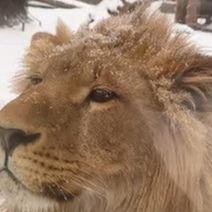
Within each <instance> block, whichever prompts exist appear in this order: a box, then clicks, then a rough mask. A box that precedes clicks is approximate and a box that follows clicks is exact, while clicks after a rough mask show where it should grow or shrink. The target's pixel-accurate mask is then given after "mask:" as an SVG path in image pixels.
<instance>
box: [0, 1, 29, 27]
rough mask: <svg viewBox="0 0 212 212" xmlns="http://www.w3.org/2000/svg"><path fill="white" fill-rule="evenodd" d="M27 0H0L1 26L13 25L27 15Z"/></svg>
mask: <svg viewBox="0 0 212 212" xmlns="http://www.w3.org/2000/svg"><path fill="white" fill-rule="evenodd" d="M26 3H27V0H0V26H4V25H13V24H15V23H18V22H20V21H22V20H23V19H25V18H26V17H27V11H26Z"/></svg>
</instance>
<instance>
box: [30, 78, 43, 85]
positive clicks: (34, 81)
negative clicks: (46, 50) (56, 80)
mask: <svg viewBox="0 0 212 212" xmlns="http://www.w3.org/2000/svg"><path fill="white" fill-rule="evenodd" d="M28 80H29V81H30V83H31V84H32V85H37V84H39V83H41V82H42V79H41V78H40V77H34V76H33V77H28Z"/></svg>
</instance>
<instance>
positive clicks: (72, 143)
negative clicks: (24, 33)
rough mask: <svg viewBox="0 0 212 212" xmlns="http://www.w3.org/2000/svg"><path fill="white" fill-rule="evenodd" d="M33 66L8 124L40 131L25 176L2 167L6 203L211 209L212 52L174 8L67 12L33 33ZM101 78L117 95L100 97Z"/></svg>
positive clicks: (20, 78) (19, 162) (9, 110)
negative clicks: (173, 21) (180, 24)
mask: <svg viewBox="0 0 212 212" xmlns="http://www.w3.org/2000/svg"><path fill="white" fill-rule="evenodd" d="M24 67H25V68H24V70H23V71H21V72H20V73H19V74H18V75H17V77H16V80H15V82H14V85H15V91H17V92H18V93H19V94H20V95H19V96H18V97H17V98H16V99H15V100H13V101H12V102H10V103H9V104H8V105H6V106H5V107H4V108H3V109H2V110H1V112H0V126H1V127H2V128H4V129H5V128H18V129H21V130H23V131H25V132H26V133H27V134H34V133H40V135H41V136H40V137H39V139H37V140H36V141H35V142H33V143H29V144H27V145H21V144H20V145H19V146H17V147H16V149H15V150H14V151H13V153H12V154H11V155H10V157H9V160H8V161H9V164H8V168H9V169H10V170H11V172H12V173H13V176H14V177H15V178H16V180H14V179H11V178H10V177H9V176H8V173H7V172H5V171H4V170H1V171H0V194H1V196H3V197H4V198H5V199H6V201H5V202H4V204H3V206H2V210H3V209H5V208H6V209H8V211H10V212H29V211H30V212H72V211H73V212H181V211H182V212H211V211H212V147H211V141H212V139H211V134H212V133H211V132H212V130H211V124H212V120H211V119H212V115H211V113H210V112H211V94H212V92H211V88H212V58H211V57H209V56H203V55H201V54H200V53H199V50H198V49H196V48H195V47H194V46H192V45H191V44H189V42H188V41H187V38H186V37H185V36H183V35H178V36H174V35H173V34H172V33H171V30H170V26H169V24H167V23H166V21H165V20H164V18H163V17H160V15H155V14H154V15H152V16H150V15H148V14H146V13H143V14H142V15H141V11H140V10H137V11H135V12H133V13H132V14H125V15H121V16H117V17H112V18H110V19H108V20H105V21H102V22H101V23H99V24H98V25H97V26H96V27H95V28H94V29H92V30H90V29H87V28H83V29H81V30H79V31H78V32H77V33H71V32H69V31H68V29H67V28H66V27H65V26H64V25H63V24H62V23H59V25H58V27H57V29H56V34H55V35H51V34H47V33H37V34H36V35H34V36H33V38H32V42H31V45H30V47H29V50H28V51H27V53H26V55H25V57H24ZM41 80H42V81H41ZM95 89H103V90H109V91H113V92H114V93H115V94H116V98H113V99H111V100H110V101H106V102H103V103H99V102H95V101H91V100H90V99H89V98H88V96H89V94H90V93H91V91H93V90H95ZM2 142H3V141H2ZM4 154H5V153H4V151H3V148H2V149H1V148H0V159H1V164H3V162H2V161H3V160H4ZM1 164H0V165H1ZM14 177H13V178H14Z"/></svg>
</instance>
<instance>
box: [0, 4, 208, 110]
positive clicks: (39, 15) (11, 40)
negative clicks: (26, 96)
mask: <svg viewBox="0 0 212 212" xmlns="http://www.w3.org/2000/svg"><path fill="white" fill-rule="evenodd" d="M128 1H131V2H132V1H134V0H128ZM66 2H67V3H71V2H74V1H70V0H66ZM121 5H122V2H121V1H120V0H104V1H103V2H102V3H100V4H99V5H97V6H88V5H86V4H83V5H80V6H83V8H77V9H71V10H70V9H38V8H30V9H29V13H30V17H31V18H32V19H33V17H34V18H36V19H38V20H39V21H40V22H41V23H42V25H41V26H40V25H39V22H38V21H37V20H35V19H33V21H32V22H30V23H27V24H26V25H25V31H24V32H22V31H21V28H22V26H21V25H19V26H16V27H13V28H0V64H1V70H0V71H1V76H2V77H1V78H0V108H1V107H2V106H3V105H5V104H6V103H7V102H8V101H10V100H11V99H13V98H14V97H15V95H14V94H12V93H11V92H10V89H9V86H10V81H11V78H12V76H13V74H14V73H15V72H16V71H17V70H18V69H20V68H21V57H22V55H23V53H24V51H25V49H26V48H27V46H28V45H29V42H30V38H31V36H32V35H33V34H34V33H35V32H37V31H48V32H51V33H53V32H54V30H55V25H56V23H57V21H58V18H60V19H62V20H63V21H64V22H65V23H66V24H67V25H68V26H69V27H70V28H71V29H72V30H77V29H78V27H79V26H80V25H82V24H87V23H88V22H89V21H90V18H94V19H95V21H94V24H95V23H96V22H97V21H99V20H102V19H104V18H107V17H108V16H109V15H108V13H107V9H110V10H113V11H114V10H116V8H117V6H121ZM175 30H176V32H179V31H184V32H185V33H188V34H190V35H191V40H192V41H193V42H195V43H197V44H198V45H200V46H201V47H202V50H203V51H204V52H206V53H209V54H211V53H212V33H205V32H199V31H193V30H191V29H190V28H188V27H186V26H180V25H176V26H175Z"/></svg>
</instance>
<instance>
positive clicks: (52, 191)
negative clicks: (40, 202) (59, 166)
mask: <svg viewBox="0 0 212 212" xmlns="http://www.w3.org/2000/svg"><path fill="white" fill-rule="evenodd" d="M1 172H6V173H7V175H8V177H9V178H10V179H11V180H12V181H13V182H14V183H15V184H16V185H18V186H19V189H24V190H26V191H28V192H30V193H32V194H34V195H40V196H44V197H47V198H49V199H54V200H56V201H70V200H73V199H74V198H75V197H76V196H77V195H78V194H77V193H75V194H74V193H70V192H67V191H65V189H63V188H61V187H60V186H58V185H56V184H54V183H42V185H41V188H40V191H41V192H40V193H36V192H33V191H31V190H30V189H29V188H28V187H26V186H25V185H24V184H23V183H22V182H21V181H20V180H18V179H17V178H16V177H15V175H14V174H13V173H12V172H11V171H10V170H9V169H8V168H2V169H0V173H1Z"/></svg>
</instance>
